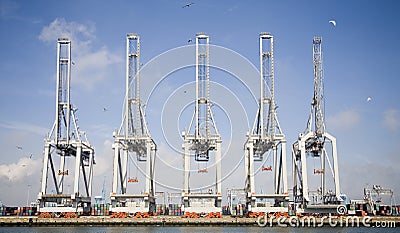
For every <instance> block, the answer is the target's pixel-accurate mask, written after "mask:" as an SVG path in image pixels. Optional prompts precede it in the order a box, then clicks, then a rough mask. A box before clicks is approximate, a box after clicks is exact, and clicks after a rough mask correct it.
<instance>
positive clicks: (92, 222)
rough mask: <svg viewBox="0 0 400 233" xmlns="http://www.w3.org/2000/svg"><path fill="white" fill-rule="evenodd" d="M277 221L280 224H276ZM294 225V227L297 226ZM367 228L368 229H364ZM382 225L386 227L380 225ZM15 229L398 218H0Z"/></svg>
mask: <svg viewBox="0 0 400 233" xmlns="http://www.w3.org/2000/svg"><path fill="white" fill-rule="evenodd" d="M278 221H279V223H278ZM296 224H297V225H296ZM365 224H367V225H365ZM378 224H379V225H378ZM383 224H385V225H383ZM4 226H15V227H19V226H21V227H27V226H32V227H33V226H244V227H245V226H263V227H270V226H274V227H279V226H283V227H285V226H286V227H318V226H332V227H346V226H348V227H356V226H360V227H378V226H381V227H383V226H385V227H386V228H388V227H391V228H395V227H400V217H399V216H387V217H386V216H368V218H366V219H361V218H360V219H359V224H358V225H357V220H356V219H354V216H340V217H337V216H335V217H333V218H332V219H329V218H321V217H315V218H314V217H313V218H310V217H296V216H292V217H291V218H286V219H280V220H278V219H266V220H265V219H260V220H259V219H256V218H234V217H231V216H223V217H222V218H182V217H178V216H155V217H151V218H110V217H109V216H81V217H79V218H70V219H67V218H38V217H36V216H28V217H26V216H12V217H11V216H10V217H0V227H4Z"/></svg>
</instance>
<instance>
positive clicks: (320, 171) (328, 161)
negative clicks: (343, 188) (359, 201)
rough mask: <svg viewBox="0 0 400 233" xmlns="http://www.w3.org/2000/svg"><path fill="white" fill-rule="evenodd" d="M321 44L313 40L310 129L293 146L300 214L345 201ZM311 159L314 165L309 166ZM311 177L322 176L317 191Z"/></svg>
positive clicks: (331, 207) (333, 209)
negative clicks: (329, 129) (327, 119)
mask: <svg viewBox="0 0 400 233" xmlns="http://www.w3.org/2000/svg"><path fill="white" fill-rule="evenodd" d="M321 42H322V38H321V37H314V39H313V63H314V96H313V99H312V102H311V111H310V116H309V119H308V123H307V129H306V130H305V132H304V133H302V134H300V135H299V138H298V140H297V141H296V142H295V143H294V144H293V179H294V184H293V185H294V187H293V197H294V202H295V203H296V206H297V211H304V212H318V213H322V212H336V210H337V207H338V205H340V204H341V202H342V197H341V193H340V185H339V168H338V166H339V164H338V158H337V149H336V138H335V137H334V136H332V135H331V134H329V133H328V132H326V127H325V119H324V114H325V112H324V106H325V103H324V89H323V69H322V47H321ZM310 160H314V165H313V164H310V163H307V161H310ZM315 160H317V162H318V163H317V165H316V164H315ZM307 165H308V166H307ZM312 166H314V167H312ZM310 168H311V169H312V170H310ZM310 175H312V176H320V178H317V179H316V180H319V182H316V183H319V184H318V185H317V186H316V187H314V189H313V188H310V183H309V181H310V177H309V176H310ZM314 183H315V182H314Z"/></svg>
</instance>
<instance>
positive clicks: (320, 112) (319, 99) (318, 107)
mask: <svg viewBox="0 0 400 233" xmlns="http://www.w3.org/2000/svg"><path fill="white" fill-rule="evenodd" d="M321 42H322V39H321V37H315V38H314V40H313V61H314V98H313V101H312V103H311V105H312V108H311V111H314V114H311V115H310V120H309V122H310V123H309V126H308V131H309V132H310V131H312V129H311V123H312V122H311V121H312V117H314V118H315V119H314V120H315V125H314V127H315V133H316V134H317V135H318V136H320V135H322V134H323V133H325V120H324V106H325V103H324V86H323V70H322V46H321Z"/></svg>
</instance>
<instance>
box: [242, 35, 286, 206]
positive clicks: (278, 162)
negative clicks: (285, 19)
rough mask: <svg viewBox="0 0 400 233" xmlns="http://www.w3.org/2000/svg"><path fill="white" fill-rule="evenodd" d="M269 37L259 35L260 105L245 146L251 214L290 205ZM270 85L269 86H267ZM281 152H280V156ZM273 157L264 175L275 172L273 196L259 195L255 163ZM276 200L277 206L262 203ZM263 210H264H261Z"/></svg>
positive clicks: (264, 169) (284, 151)
mask: <svg viewBox="0 0 400 233" xmlns="http://www.w3.org/2000/svg"><path fill="white" fill-rule="evenodd" d="M273 39H274V38H273V36H272V35H271V34H269V33H260V37H259V45H260V51H259V52H260V102H259V108H258V111H257V116H256V119H255V121H254V125H253V128H252V130H251V132H250V133H248V134H247V141H246V143H245V148H244V149H245V155H246V158H245V168H246V191H247V205H248V209H249V211H252V212H278V211H279V212H280V211H285V209H284V208H281V207H282V204H283V205H285V204H287V203H286V202H287V201H288V198H289V196H288V192H287V190H288V189H287V170H286V139H285V136H284V134H283V132H282V129H281V128H280V125H279V121H278V117H277V114H276V105H275V78H274V47H273V46H274V41H273ZM268 84H269V85H268ZM278 151H279V152H280V153H279V155H278ZM271 153H272V156H273V158H272V160H273V165H271V166H270V167H264V166H263V167H262V168H261V171H262V172H263V171H272V172H273V174H274V175H273V180H274V181H273V188H274V189H273V193H272V194H257V193H256V190H255V189H256V188H255V171H254V161H263V160H264V155H267V156H268V157H269V156H270V155H271ZM268 198H269V199H273V201H274V203H272V205H270V203H269V202H268V203H261V204H259V203H260V202H262V201H260V200H264V199H268ZM259 206H262V207H259Z"/></svg>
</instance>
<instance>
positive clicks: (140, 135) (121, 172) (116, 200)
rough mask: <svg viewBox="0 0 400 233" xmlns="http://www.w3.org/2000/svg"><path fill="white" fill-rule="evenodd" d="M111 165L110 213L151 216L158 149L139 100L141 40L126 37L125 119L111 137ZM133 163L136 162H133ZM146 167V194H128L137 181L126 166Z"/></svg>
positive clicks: (133, 35) (132, 36)
mask: <svg viewBox="0 0 400 233" xmlns="http://www.w3.org/2000/svg"><path fill="white" fill-rule="evenodd" d="M113 136H114V143H113V150H114V165H113V179H112V192H111V195H110V198H111V208H110V210H111V211H112V212H126V213H131V214H133V213H138V212H142V213H143V212H154V211H155V207H156V206H155V183H154V172H155V170H154V164H155V158H156V151H157V147H156V144H155V142H154V140H153V139H152V138H151V135H150V132H149V130H148V128H147V123H146V120H145V117H144V111H143V108H142V103H141V100H140V37H139V35H137V34H128V35H127V37H126V95H125V109H124V117H123V120H122V123H121V126H120V128H119V130H118V131H115V132H114V134H113ZM135 160H136V162H134V161H135ZM131 163H133V164H135V166H136V169H137V170H139V163H145V166H146V168H145V177H144V179H145V190H144V192H142V193H136V194H130V193H128V192H127V186H128V184H132V185H133V184H136V185H137V184H139V183H140V182H139V180H138V178H137V177H128V169H129V164H131Z"/></svg>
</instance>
